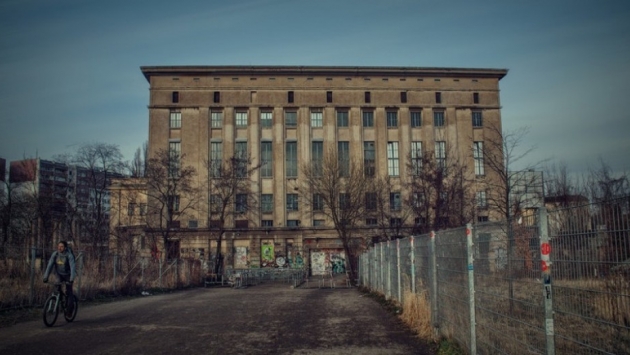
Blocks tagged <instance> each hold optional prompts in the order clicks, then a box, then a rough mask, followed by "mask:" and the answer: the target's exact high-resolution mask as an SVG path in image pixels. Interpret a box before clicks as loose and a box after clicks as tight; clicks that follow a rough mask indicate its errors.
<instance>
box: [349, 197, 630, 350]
mask: <svg viewBox="0 0 630 355" xmlns="http://www.w3.org/2000/svg"><path fill="white" fill-rule="evenodd" d="M360 265H361V270H360V284H361V285H362V286H365V287H368V288H370V289H371V290H373V291H375V292H379V293H382V294H383V295H385V296H386V297H387V298H389V299H392V300H395V301H397V302H399V303H400V304H401V305H402V306H403V313H404V312H406V311H409V310H406V309H404V305H406V302H405V300H406V297H412V296H416V297H417V296H418V295H422V296H421V297H422V298H423V299H426V300H427V303H426V304H427V306H426V307H427V308H430V312H429V313H427V314H430V318H431V319H430V322H431V325H432V326H433V329H434V336H436V337H447V338H452V339H455V340H456V341H457V342H458V343H459V344H460V345H461V346H462V347H463V348H465V349H467V350H468V351H469V353H471V354H477V353H480V354H517V353H518V354H523V353H532V354H554V353H556V352H557V353H559V354H628V353H630V198H628V197H626V198H623V199H619V200H613V201H605V202H601V203H597V204H588V205H583V206H577V205H573V206H569V207H563V208H555V209H553V210H550V211H549V212H548V211H547V209H546V208H541V209H539V210H538V212H537V213H533V214H531V215H526V216H522V217H520V218H519V219H518V220H515V221H513V222H511V223H486V224H480V225H476V226H474V227H473V226H470V225H469V226H467V228H459V229H452V230H446V231H440V232H438V233H430V234H428V235H421V236H416V237H410V238H406V239H401V240H397V241H391V242H388V243H379V244H376V245H375V246H374V247H373V248H371V249H370V250H368V251H367V252H366V253H364V254H363V255H362V256H361V257H360ZM473 295H474V297H473ZM414 311H415V310H414ZM427 321H429V320H428V319H427Z"/></svg>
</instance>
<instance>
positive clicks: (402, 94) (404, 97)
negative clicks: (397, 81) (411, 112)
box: [400, 91, 407, 103]
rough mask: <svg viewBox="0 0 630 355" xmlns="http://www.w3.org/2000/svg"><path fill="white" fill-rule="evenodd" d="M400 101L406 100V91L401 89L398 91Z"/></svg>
mask: <svg viewBox="0 0 630 355" xmlns="http://www.w3.org/2000/svg"><path fill="white" fill-rule="evenodd" d="M400 102H402V103H406V102H407V92H406V91H401V92H400Z"/></svg>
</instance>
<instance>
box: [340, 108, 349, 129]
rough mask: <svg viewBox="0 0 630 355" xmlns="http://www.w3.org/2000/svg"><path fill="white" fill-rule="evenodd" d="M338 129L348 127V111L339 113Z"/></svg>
mask: <svg viewBox="0 0 630 355" xmlns="http://www.w3.org/2000/svg"><path fill="white" fill-rule="evenodd" d="M337 127H348V111H337Z"/></svg>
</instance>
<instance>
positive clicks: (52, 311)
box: [43, 296, 59, 327]
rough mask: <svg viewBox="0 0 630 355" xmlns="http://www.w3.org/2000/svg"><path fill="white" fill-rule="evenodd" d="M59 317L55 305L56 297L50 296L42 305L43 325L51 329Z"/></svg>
mask: <svg viewBox="0 0 630 355" xmlns="http://www.w3.org/2000/svg"><path fill="white" fill-rule="evenodd" d="M58 315H59V307H58V304H57V297H55V296H50V297H48V299H47V300H46V302H45V303H44V314H43V318H44V324H46V326H47V327H52V326H53V325H54V324H55V322H56V321H57V316H58Z"/></svg>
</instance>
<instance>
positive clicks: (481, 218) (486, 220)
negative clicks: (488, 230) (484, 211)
mask: <svg viewBox="0 0 630 355" xmlns="http://www.w3.org/2000/svg"><path fill="white" fill-rule="evenodd" d="M477 222H488V216H477Z"/></svg>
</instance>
